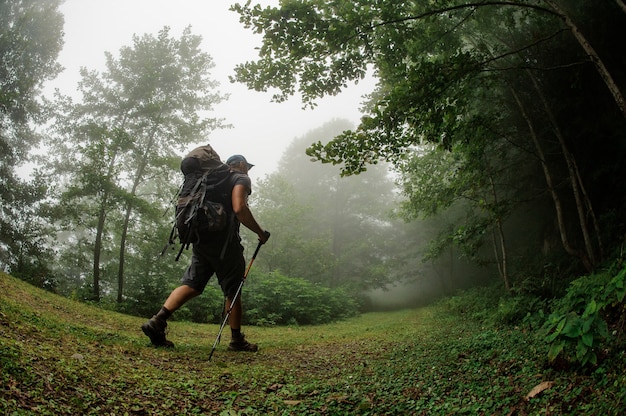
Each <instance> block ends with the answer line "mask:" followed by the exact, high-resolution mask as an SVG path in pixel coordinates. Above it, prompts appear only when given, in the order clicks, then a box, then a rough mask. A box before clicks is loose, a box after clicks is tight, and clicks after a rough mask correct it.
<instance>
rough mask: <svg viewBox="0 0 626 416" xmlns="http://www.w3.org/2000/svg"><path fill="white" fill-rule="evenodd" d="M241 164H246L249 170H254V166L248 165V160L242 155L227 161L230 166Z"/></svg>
mask: <svg viewBox="0 0 626 416" xmlns="http://www.w3.org/2000/svg"><path fill="white" fill-rule="evenodd" d="M239 162H243V163H245V164H246V165H247V166H248V170H249V169H252V166H254V165H253V164H252V163H248V161H247V160H246V158H245V157H243V156H242V155H232V156H231V157H229V158H228V160H227V161H226V164H227V165H229V166H230V165H234V164H235V163H239Z"/></svg>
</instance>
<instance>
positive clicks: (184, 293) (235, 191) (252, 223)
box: [141, 146, 269, 352]
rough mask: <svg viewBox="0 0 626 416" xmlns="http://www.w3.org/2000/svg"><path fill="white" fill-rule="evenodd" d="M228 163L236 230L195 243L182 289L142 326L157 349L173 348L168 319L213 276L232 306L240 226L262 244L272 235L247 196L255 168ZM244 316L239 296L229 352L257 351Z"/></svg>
mask: <svg viewBox="0 0 626 416" xmlns="http://www.w3.org/2000/svg"><path fill="white" fill-rule="evenodd" d="M207 151H208V152H213V150H212V149H211V148H210V146H203V147H200V148H198V149H195V150H194V151H192V152H191V153H190V154H193V153H194V152H207ZM215 155H217V154H215ZM218 159H219V157H218ZM226 164H227V165H228V167H229V168H230V174H229V177H228V180H226V181H225V182H224V184H223V185H222V186H224V189H223V192H224V193H225V194H227V195H230V201H224V203H225V206H226V207H227V210H229V211H231V212H233V213H234V216H235V219H233V221H235V224H234V228H231V227H228V228H229V230H233V231H226V232H225V233H222V234H219V235H217V236H216V238H214V239H212V240H211V241H209V242H206V243H204V242H201V243H196V244H193V246H192V256H191V264H190V265H189V266H188V267H187V270H186V271H185V273H184V275H183V278H182V284H181V286H179V287H178V288H176V289H174V290H173V291H172V293H171V294H170V295H169V297H168V298H167V300H166V301H165V303H164V304H163V307H162V308H161V310H160V311H159V312H158V313H157V314H156V315H154V316H153V317H152V318H150V319H149V320H148V321H147V322H146V323H144V324H143V325H142V326H141V329H142V330H143V332H144V333H145V334H146V335H147V336H148V337H149V338H150V341H151V342H152V344H153V345H155V346H159V347H173V346H174V344H173V343H172V342H171V341H169V340H167V339H166V338H165V328H166V327H167V319H168V318H169V317H170V316H171V315H172V314H173V313H174V312H175V311H176V310H177V309H178V308H180V307H181V306H182V305H184V304H185V303H186V302H187V301H189V300H190V299H193V298H195V297H196V296H198V295H200V294H201V293H202V292H203V290H204V288H205V286H206V284H207V283H208V281H209V279H210V278H211V276H212V275H213V274H215V275H216V276H217V279H218V283H219V285H220V287H221V288H222V292H223V293H224V296H225V297H226V310H228V309H229V308H230V307H231V303H232V298H233V297H234V296H235V293H236V292H237V289H238V287H239V285H240V283H241V280H242V279H243V276H244V274H245V268H246V264H245V259H244V256H243V246H242V245H241V237H240V236H239V224H243V225H244V226H245V227H247V228H249V229H250V230H251V231H252V232H254V233H256V234H257V235H258V237H259V241H260V242H261V243H262V244H264V243H265V242H266V241H267V239H268V238H269V233H268V232H266V231H265V230H264V229H263V228H261V226H259V224H258V223H257V222H256V220H255V218H254V216H253V215H252V212H251V211H250V208H249V207H248V195H250V194H251V193H252V185H251V181H250V177H249V176H248V171H249V170H250V169H251V168H252V166H254V165H252V164H250V163H248V161H247V160H246V158H245V157H243V156H242V155H233V156H231V157H230V158H228V160H227V161H226ZM227 239H228V241H227ZM226 241H227V242H226ZM224 244H226V246H224ZM224 247H225V248H224ZM241 317H242V305H241V294H240V296H237V299H236V300H235V303H234V304H232V310H231V313H230V316H229V324H230V328H231V342H230V344H229V345H228V349H229V350H230V351H251V352H255V351H257V350H258V346H257V345H256V344H252V343H250V342H248V341H247V340H246V339H245V337H244V335H243V334H242V333H241Z"/></svg>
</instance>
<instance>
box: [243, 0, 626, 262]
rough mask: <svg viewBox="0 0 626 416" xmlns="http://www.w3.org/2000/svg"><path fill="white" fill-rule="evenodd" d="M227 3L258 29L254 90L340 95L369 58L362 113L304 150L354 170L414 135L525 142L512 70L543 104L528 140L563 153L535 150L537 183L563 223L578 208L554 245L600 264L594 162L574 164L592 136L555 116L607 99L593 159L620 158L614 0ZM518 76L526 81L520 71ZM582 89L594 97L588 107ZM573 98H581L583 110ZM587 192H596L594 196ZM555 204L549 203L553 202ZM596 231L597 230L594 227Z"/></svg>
mask: <svg viewBox="0 0 626 416" xmlns="http://www.w3.org/2000/svg"><path fill="white" fill-rule="evenodd" d="M233 8H234V9H235V10H236V11H238V12H239V13H240V14H241V20H242V22H243V24H244V25H245V26H247V27H249V28H252V29H254V30H255V31H257V32H262V33H263V34H264V41H263V45H262V46H261V48H260V49H259V59H258V60H257V61H256V62H246V63H244V64H241V65H239V66H238V67H237V69H236V76H235V79H236V80H238V81H240V82H243V83H245V84H246V85H248V86H249V87H250V88H254V89H257V90H267V89H270V88H275V89H277V90H278V93H276V94H275V96H274V97H275V100H277V101H282V100H285V99H286V98H287V97H288V96H290V95H292V94H295V93H296V89H297V92H298V93H300V95H301V96H302V99H303V101H304V102H305V104H310V105H314V101H315V99H317V98H319V97H322V96H324V95H325V94H337V93H339V92H340V91H341V90H342V89H343V88H344V87H345V85H346V84H347V83H348V82H352V81H354V82H357V81H358V80H359V79H361V78H362V77H363V76H364V74H365V73H366V71H367V70H368V68H370V67H371V68H372V69H373V70H374V72H375V74H376V76H377V77H378V79H379V85H378V88H377V90H376V91H374V92H373V93H372V94H371V96H370V97H369V99H368V101H367V102H366V103H365V104H366V105H365V109H364V110H365V115H364V117H362V119H361V123H360V125H359V126H358V127H357V128H356V129H355V130H346V131H344V132H343V133H342V134H340V135H338V136H337V137H335V138H334V139H333V140H330V141H328V142H326V143H322V142H317V143H314V144H313V145H312V146H311V147H310V148H309V149H308V154H309V155H310V156H312V157H315V158H317V159H319V160H321V161H323V162H329V163H333V164H342V165H343V167H342V172H343V174H354V173H360V172H363V171H364V170H365V169H366V168H367V167H368V166H369V165H370V164H372V163H375V162H376V161H378V160H381V159H382V160H387V161H390V162H392V163H394V164H395V165H397V166H398V165H400V164H401V163H402V161H403V160H404V159H405V157H406V155H407V154H410V153H411V152H412V151H413V148H414V147H415V146H416V145H419V144H421V143H424V142H432V143H436V144H438V145H440V146H441V147H442V148H445V149H448V150H453V151H454V150H455V151H458V150H459V149H460V148H461V147H456V144H457V143H459V144H464V143H472V142H474V141H476V140H480V138H481V137H482V136H485V132H488V133H489V135H490V136H491V137H500V138H503V139H504V140H505V141H507V140H508V141H511V145H515V146H519V145H520V143H522V141H521V140H520V139H522V138H525V139H526V141H527V142H528V135H526V133H525V131H527V128H525V127H526V126H524V124H525V123H524V122H523V120H524V116H523V114H522V112H521V109H520V107H519V105H518V104H517V102H516V100H515V99H514V97H513V96H512V95H511V94H510V92H508V89H509V87H510V86H511V85H513V84H512V82H513V83H514V85H515V86H516V88H517V87H519V88H520V89H519V90H518V92H519V91H524V92H527V91H536V92H537V94H536V95H535V96H534V97H533V98H532V99H531V101H529V102H527V103H526V104H525V105H526V106H529V105H530V106H533V109H537V108H541V109H543V110H544V111H543V114H539V113H538V112H536V111H533V114H532V122H533V123H535V124H536V125H538V124H537V123H542V124H541V125H543V126H551V129H552V130H551V131H550V132H549V133H550V134H548V132H546V131H541V132H539V133H538V140H539V141H540V145H541V146H542V147H546V146H547V147H549V148H550V149H551V151H552V150H555V151H557V152H560V156H561V157H562V159H561V160H560V161H559V160H558V159H557V158H555V157H550V158H549V159H545V158H542V157H541V156H540V155H538V154H536V158H537V159H536V160H537V162H536V163H537V166H539V165H540V164H543V166H544V167H545V166H549V169H550V171H551V172H552V173H551V175H552V176H553V178H554V182H553V184H552V185H551V184H550V183H547V182H546V184H545V187H547V188H549V189H550V188H553V189H552V190H551V191H550V193H551V194H552V195H553V196H554V195H556V196H557V197H558V198H557V199H554V198H553V200H554V201H557V200H561V201H564V202H565V203H566V206H563V207H562V213H563V216H564V217H563V218H564V219H563V220H562V222H563V224H570V223H571V222H570V221H569V220H568V219H565V218H569V216H570V215H574V218H576V217H577V219H578V221H577V223H578V225H579V227H578V228H577V229H574V230H568V231H569V232H571V233H572V235H574V236H575V238H574V239H572V240H571V241H572V242H573V243H574V242H575V244H571V248H572V249H571V250H569V249H568V245H567V244H566V242H567V241H570V239H567V240H566V239H562V241H563V242H564V247H565V248H566V249H567V250H568V252H570V253H571V254H572V255H574V256H576V258H578V259H579V260H580V261H581V263H582V264H584V265H585V267H586V268H587V270H590V269H592V268H593V267H594V263H597V261H598V260H597V258H596V256H594V255H593V253H592V251H593V250H594V247H592V244H591V241H592V240H593V236H591V235H589V233H588V230H589V229H593V232H595V233H596V234H599V233H600V232H603V231H602V230H601V229H600V227H599V226H598V227H596V226H593V227H589V224H588V221H589V218H592V217H595V216H596V215H595V210H594V209H593V208H591V207H592V206H593V204H597V203H598V202H597V201H593V200H592V196H589V198H584V197H583V192H584V189H593V186H594V185H592V184H590V183H586V184H585V182H587V181H590V180H591V179H589V178H594V175H595V173H594V170H593V168H592V167H591V166H590V164H591V163H593V162H591V161H589V163H586V166H584V167H583V166H581V165H580V161H581V160H583V159H584V157H585V156H587V155H588V154H589V153H588V152H584V151H582V152H581V150H582V149H583V148H585V149H588V148H589V146H587V145H586V142H588V140H586V137H585V136H584V135H582V134H581V130H580V129H578V130H576V129H574V128H565V129H564V128H563V126H566V125H567V120H568V119H569V120H571V119H572V117H571V114H573V113H574V112H575V113H576V114H577V115H578V116H579V117H580V120H582V121H583V123H586V124H587V125H589V126H591V125H596V124H598V123H597V122H596V120H595V119H594V118H593V117H590V115H589V114H591V113H594V114H596V113H600V111H599V108H602V109H604V111H605V112H608V114H610V115H606V116H602V118H603V119H605V122H606V120H607V119H610V121H609V122H608V125H610V126H612V129H611V130H610V131H609V132H607V133H606V134H605V135H604V140H606V141H607V143H610V145H611V146H613V148H614V150H615V152H612V151H609V152H608V153H606V154H604V155H602V156H599V157H598V159H596V160H595V164H605V163H606V162H609V161H610V162H609V166H617V165H619V162H618V161H619V157H618V156H614V155H617V154H623V146H622V145H621V144H620V143H621V141H622V139H623V134H622V133H621V132H622V131H624V129H623V126H624V115H626V112H625V111H624V105H623V103H624V99H623V94H622V92H621V89H620V88H619V85H620V82H623V81H622V80H621V79H620V78H619V74H621V73H622V72H623V68H624V62H623V59H621V58H618V56H621V55H622V54H620V53H619V52H618V51H617V49H615V47H614V46H613V47H611V46H609V45H608V44H609V43H610V42H607V39H613V38H621V37H623V27H624V20H625V16H624V14H623V13H616V11H618V9H617V8H616V7H615V4H610V3H603V4H602V5H599V4H595V5H593V6H592V5H589V4H587V3H586V2H582V1H577V2H575V4H572V2H563V1H552V0H545V1H539V2H531V1H511V2H509V1H504V2H500V1H486V2H480V3H478V2H477V3H467V2H458V1H445V2H438V3H437V5H436V6H433V5H432V4H430V3H423V2H422V3H419V2H417V3H415V2H404V3H397V2H396V3H385V2H382V3H381V2H373V1H369V0H361V1H358V2H350V3H348V2H331V3H323V2H322V3H320V2H312V1H311V2H300V1H298V2H296V1H287V2H282V3H281V5H280V6H279V7H276V8H273V7H266V8H261V7H260V6H253V7H251V6H250V5H249V4H248V5H245V6H241V5H235V6H233ZM593 22H596V23H597V22H603V23H602V24H596V25H592V24H591V23H593ZM529 70H530V71H532V72H533V74H534V75H533V76H534V78H535V79H540V81H541V82H539V83H537V84H536V85H538V86H539V88H540V89H541V90H542V91H539V90H537V89H536V87H535V86H534V85H533V82H532V81H531V79H528V71H529ZM522 77H523V78H526V82H520V81H518V80H519V79H520V78H522ZM512 80H514V81H512ZM582 80H584V81H585V84H582ZM566 86H569V88H570V90H569V91H566V90H565V88H566ZM559 87H561V88H562V89H561V90H559V89H558V88H559ZM477 91H480V92H481V94H477V93H476V92H477ZM607 93H608V94H607ZM541 97H547V98H546V99H545V100H544V99H542V98H541ZM579 97H580V99H579ZM583 97H584V98H583ZM589 102H594V103H601V104H600V105H599V106H596V107H592V106H590V105H589ZM537 103H539V105H538V104H537ZM543 103H549V104H548V106H546V105H545V104H543ZM568 104H569V105H568ZM577 106H578V107H577ZM582 108H585V111H580V110H579V109H582ZM616 117H621V119H616ZM491 118H495V121H494V120H492V119H491ZM550 119H552V121H551V120H550ZM570 124H571V123H570ZM602 131H604V129H603V130H602ZM557 132H559V133H558V134H557ZM553 135H554V136H553ZM554 137H556V138H557V139H558V138H559V137H560V138H562V139H563V140H562V141H561V143H562V145H561V146H558V147H554V146H552V140H553V138H554ZM523 146H525V147H526V148H529V147H530V146H527V145H523ZM533 147H534V149H535V151H536V150H537V149H538V148H537V147H536V146H533ZM549 155H550V156H551V155H552V154H551V153H550V154H549ZM563 162H565V164H563ZM568 166H569V167H571V169H568ZM576 166H578V169H576ZM615 170H616V171H620V172H621V171H622V170H621V169H618V168H616V169H615ZM544 171H545V169H544ZM536 172H541V169H537V171H536ZM596 172H597V170H596ZM613 174H616V172H613ZM547 178H548V177H547V176H546V180H547ZM605 178H606V175H603V179H604V180H605ZM611 180H612V181H613V180H614V179H613V178H611ZM593 181H594V184H595V185H596V186H598V185H600V183H601V182H600V180H599V179H598V178H597V177H595V178H594V179H593ZM599 182H600V183H599ZM562 183H570V184H571V186H572V188H571V189H569V190H568V191H570V192H572V197H573V198H574V199H577V198H578V199H577V200H576V201H574V202H571V199H570V196H569V195H568V196H565V195H564V192H565V191H566V189H563V187H562V186H561V185H560V184H562ZM581 184H585V186H580V185H581ZM622 188H623V186H621V185H620V189H622ZM577 195H578V196H577ZM596 198H597V199H598V201H600V200H602V197H601V196H599V195H596ZM602 203H608V201H606V200H602ZM613 207H617V206H616V205H613ZM555 210H556V211H557V213H558V211H559V207H558V204H557V203H556V202H555ZM577 211H578V212H577ZM557 215H558V214H557ZM498 221H501V219H499V220H498ZM546 222H549V219H547V221H546ZM559 232H560V234H561V236H562V237H563V236H564V232H565V229H564V228H563V227H560V230H559ZM578 240H580V241H582V242H580V243H579V242H578ZM596 241H600V239H599V236H598V235H596ZM574 245H576V246H578V245H581V246H583V247H584V249H583V250H580V249H578V248H577V247H574ZM579 254H580V255H579ZM594 258H596V260H595V261H594V260H593V259H594ZM598 258H599V256H598Z"/></svg>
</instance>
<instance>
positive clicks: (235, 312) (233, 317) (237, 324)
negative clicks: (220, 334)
mask: <svg viewBox="0 0 626 416" xmlns="http://www.w3.org/2000/svg"><path fill="white" fill-rule="evenodd" d="M231 303H232V302H231V298H230V297H228V298H226V310H228V308H230V305H231ZM232 305H233V309H232V310H231V311H230V316H229V317H228V324H229V325H230V328H231V329H241V314H242V313H241V311H242V309H243V308H242V306H241V296H237V299H236V300H235V303H234V304H232Z"/></svg>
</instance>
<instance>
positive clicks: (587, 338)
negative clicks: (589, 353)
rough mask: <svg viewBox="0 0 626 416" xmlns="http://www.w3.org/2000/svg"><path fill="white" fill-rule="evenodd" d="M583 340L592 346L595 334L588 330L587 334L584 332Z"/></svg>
mask: <svg viewBox="0 0 626 416" xmlns="http://www.w3.org/2000/svg"><path fill="white" fill-rule="evenodd" d="M581 340H582V342H583V344H585V345H586V346H588V347H592V346H593V334H592V333H590V332H587V333H586V334H583V336H582V337H581Z"/></svg>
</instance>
